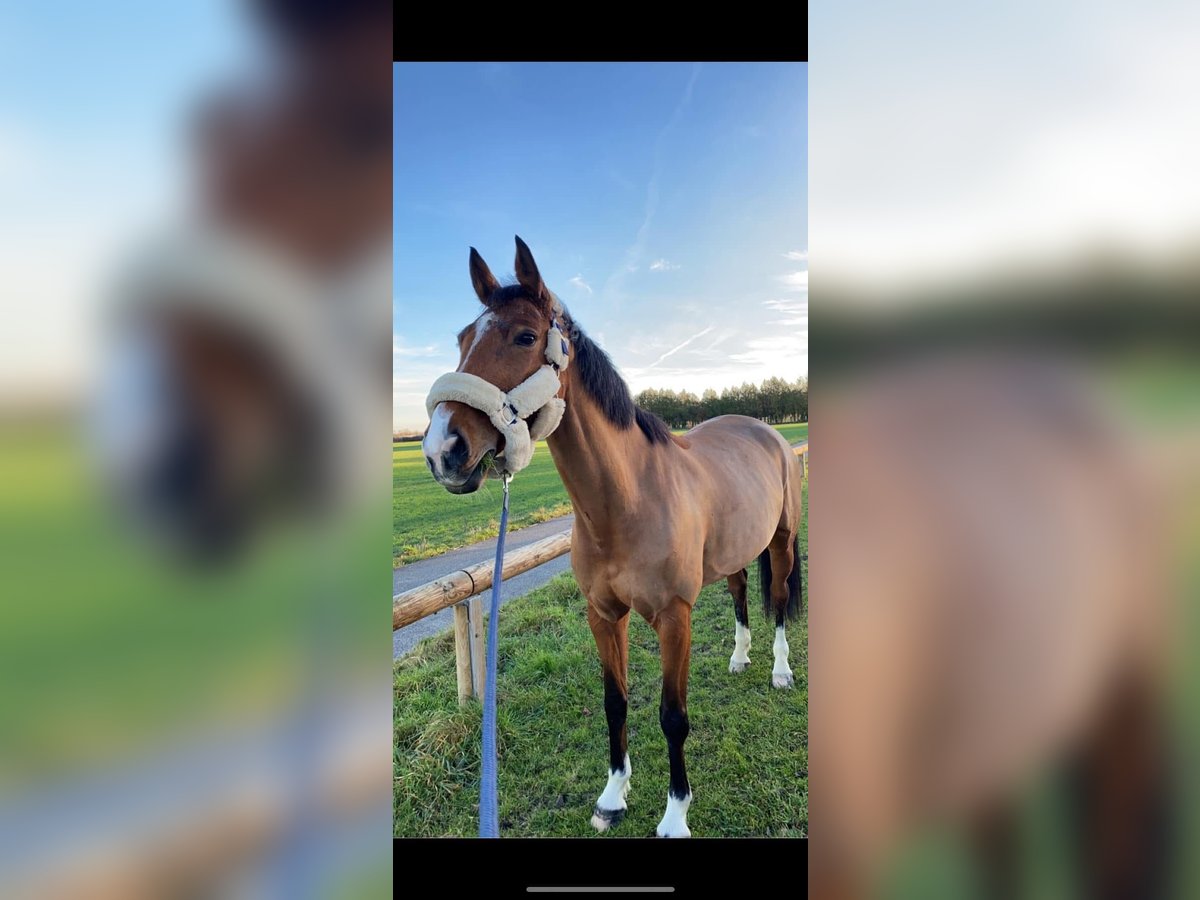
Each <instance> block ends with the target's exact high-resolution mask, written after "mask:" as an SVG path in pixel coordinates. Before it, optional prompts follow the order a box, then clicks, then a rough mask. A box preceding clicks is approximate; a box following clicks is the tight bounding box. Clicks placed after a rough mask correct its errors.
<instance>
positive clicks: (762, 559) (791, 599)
mask: <svg viewBox="0 0 1200 900" xmlns="http://www.w3.org/2000/svg"><path fill="white" fill-rule="evenodd" d="M793 540H794V543H793V544H792V571H790V572H788V579H787V586H788V599H787V606H786V607H785V608H784V611H783V612H784V615H786V616H787V618H789V619H793V620H795V619H798V618H800V613H801V611H802V610H803V608H804V600H803V596H802V595H803V593H804V586H803V585H802V584H801V583H800V563H801V560H802V557H801V556H800V536H799V535H796V537H795V538H794V539H793ZM771 579H772V576H771V548H770V547H768V548H767V549H766V550H764V551H763V552H762V553H760V554H758V588H759V590H760V591H761V592H762V604H763V614H764V615H766V617H767V618H768V619H769V618H771V616H773V615H774V616H775V624H776V625H782V624H783V616H782V615H776V614H775V604H774V603H773V602H772V600H771Z"/></svg>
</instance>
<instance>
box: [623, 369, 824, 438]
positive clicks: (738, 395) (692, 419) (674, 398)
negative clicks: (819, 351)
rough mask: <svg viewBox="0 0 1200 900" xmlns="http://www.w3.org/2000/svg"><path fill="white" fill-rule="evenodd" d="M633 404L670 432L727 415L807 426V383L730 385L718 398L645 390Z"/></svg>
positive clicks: (707, 394)
mask: <svg viewBox="0 0 1200 900" xmlns="http://www.w3.org/2000/svg"><path fill="white" fill-rule="evenodd" d="M634 402H636V403H637V405H638V406H640V407H642V409H645V410H648V411H649V412H652V413H654V414H655V415H656V416H658V417H659V418H660V419H662V420H663V421H664V422H666V423H667V425H669V426H670V427H671V428H691V427H693V426H694V425H697V424H699V423H700V422H703V421H704V420H705V419H711V418H714V417H715V416H723V415H729V414H736V415H742V416H752V417H753V418H756V419H762V420H763V421H765V422H769V423H771V424H772V425H778V424H780V423H783V422H807V421H808V379H806V378H798V379H796V380H795V381H787V380H786V379H783V378H779V377H771V378H768V379H766V380H765V381H763V383H762V384H761V385H754V384H750V383H749V382H746V383H743V384H741V385H738V386H733V385H731V386H730V387H727V388H725V389H724V390H722V391H721V392H720V393H719V394H718V393H717V392H716V391H715V390H713V389H712V388H708V389H706V390H705V391H704V393H703V394H702V395H701V396H699V397H697V396H696V395H695V394H693V393H692V392H691V391H688V390H683V391H672V390H667V389H664V388H646V389H645V390H644V391H642V392H641V393H640V394H638V395H637V396H636V397H634Z"/></svg>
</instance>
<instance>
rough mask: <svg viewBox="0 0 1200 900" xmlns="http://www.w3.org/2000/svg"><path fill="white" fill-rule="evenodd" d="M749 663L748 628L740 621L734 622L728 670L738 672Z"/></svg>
mask: <svg viewBox="0 0 1200 900" xmlns="http://www.w3.org/2000/svg"><path fill="white" fill-rule="evenodd" d="M749 664H750V629H749V628H748V627H747V626H745V625H743V624H742V623H741V622H735V623H734V633H733V656H731V657H729V671H730V672H740V671H742V669H744V668H746V666H748V665H749Z"/></svg>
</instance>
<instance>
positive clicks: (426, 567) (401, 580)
mask: <svg viewBox="0 0 1200 900" xmlns="http://www.w3.org/2000/svg"><path fill="white" fill-rule="evenodd" d="M574 521H575V516H574V515H569V516H560V517H559V518H557V519H550V520H549V521H546V522H539V523H538V524H537V525H530V526H529V527H528V528H522V529H520V530H519V531H510V532H509V533H508V540H507V541H506V543H505V547H504V549H505V551H506V552H512V551H513V550H516V549H518V548H520V547H524V546H526V545H527V544H532V543H533V542H534V541H540V540H541V539H542V538H547V537H550V536H551V535H553V534H558V533H559V532H560V531H565V530H566V529H568V528H570V527H571V523H572V522H574ZM495 557H496V539H495V538H489V539H488V540H486V541H480V542H479V543H478V544H471V546H469V547H462V548H460V549H458V550H451V551H450V552H449V553H443V554H442V555H441V556H435V557H433V558H432V559H423V560H421V561H420V562H415V563H409V564H408V565H407V566H403V567H401V568H399V569H396V570H394V571H393V572H392V593H393V594H398V593H400V592H401V591H407V590H409V589H410V588H415V587H418V586H420V585H422V584H425V582H427V581H433V580H434V579H435V578H440V577H441V576H443V575H448V574H449V573H451V572H454V571H456V570H458V569H465V568H466V567H467V566H473V565H475V564H476V563H481V562H484V561H488V562H490V561H491V560H493V559H495ZM570 568H571V554H570V553H566V554H563V555H562V556H560V557H559V558H558V559H552V560H550V562H548V563H543V564H542V565H540V566H538V567H537V568H536V569H530V570H529V571H528V572H526V573H524V574H523V575H516V576H514V577H512V578H508V579H505V582H504V588H503V591H502V593H503V596H502V597H501V605H503V604H505V603H507V602H508V601H509V600H513V599H515V598H517V597H521V596H523V595H525V594H528V593H529V592H530V591H532V590H533V589H534V588H537V587H541V586H542V585H543V584H545V583H546V582H547V581H549V580H550V579H551V578H553V577H554V576H555V575H557V574H558V573H559V572H566V571H569V570H570ZM491 596H492V594H491V591H490V590H489V591H484V593H483V594H482V597H483V599H484V603H485V604H486V603H490V602H491ZM453 624H454V612H453V610H452V609H443V610H442V611H441V612H439V613H435V614H433V615H432V616H426V617H425V618H424V619H421V620H420V621H419V622H413V624H411V625H409V626H407V627H405V628H401V629H400V630H399V631H393V632H392V658H393V659H398V658H399V657H400V656H402V655H404V654H405V653H407V652H408V651H409V650H411V649H412V648H413V647H414V646H416V643H417V641H420V640H423V639H424V638H427V637H429V636H430V635H434V634H437V633H439V632H441V631H444V630H445V629H447V628H450V627H452V626H453Z"/></svg>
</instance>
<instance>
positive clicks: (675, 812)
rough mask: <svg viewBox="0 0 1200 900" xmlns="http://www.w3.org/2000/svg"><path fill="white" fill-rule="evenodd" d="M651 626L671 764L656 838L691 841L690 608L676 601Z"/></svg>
mask: <svg viewBox="0 0 1200 900" xmlns="http://www.w3.org/2000/svg"><path fill="white" fill-rule="evenodd" d="M653 625H654V630H655V631H656V632H657V633H658V643H659V647H660V648H661V652H662V670H663V687H662V703H661V704H660V705H659V708H658V721H659V724H660V725H661V726H662V730H663V735H664V736H665V737H666V739H667V754H668V756H669V758H670V762H671V783H670V786H669V787H668V789H667V811H666V812H665V813H664V814H663V817H662V821H661V822H659V823H658V829H657V834H658V836H659V837H691V834H692V832H691V831H690V830H689V829H688V824H687V811H688V807H689V806H691V803H692V788H691V785H690V784H689V783H688V777H687V767H686V766H685V764H684V761H683V742H684V741H685V740H687V736H688V731H689V730H690V726H689V724H688V714H687V682H688V664H689V662H690V660H691V652H692V608H691V607H690V606H689V605H688V604H687V603H685V602H684V601H683V600H680V599H676V600H675V601H674V602H673V603H672V604H671V605H670V606H669V607H668V608H667V609H665V610H663V611H662V612H660V613H659V614H658V615H657V616H656V617H655V618H654V622H653Z"/></svg>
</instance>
